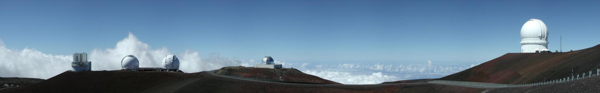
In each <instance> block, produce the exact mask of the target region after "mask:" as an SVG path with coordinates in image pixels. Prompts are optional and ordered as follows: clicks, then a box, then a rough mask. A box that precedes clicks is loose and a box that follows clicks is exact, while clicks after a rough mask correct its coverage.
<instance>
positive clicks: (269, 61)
mask: <svg viewBox="0 0 600 93" xmlns="http://www.w3.org/2000/svg"><path fill="white" fill-rule="evenodd" d="M263 64H274V61H273V58H271V56H265V58H263Z"/></svg>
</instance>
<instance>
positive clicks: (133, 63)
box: [121, 55, 140, 70]
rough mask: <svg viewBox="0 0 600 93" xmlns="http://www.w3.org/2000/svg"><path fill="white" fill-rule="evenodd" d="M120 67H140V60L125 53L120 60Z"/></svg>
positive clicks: (132, 68)
mask: <svg viewBox="0 0 600 93" xmlns="http://www.w3.org/2000/svg"><path fill="white" fill-rule="evenodd" d="M121 67H122V68H123V69H130V70H137V69H138V68H139V67H140V62H139V61H138V59H137V58H136V57H135V56H133V55H127V56H125V57H123V59H122V60H121Z"/></svg>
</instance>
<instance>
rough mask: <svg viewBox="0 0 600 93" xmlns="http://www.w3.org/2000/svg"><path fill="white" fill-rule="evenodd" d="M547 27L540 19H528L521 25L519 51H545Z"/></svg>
mask: <svg viewBox="0 0 600 93" xmlns="http://www.w3.org/2000/svg"><path fill="white" fill-rule="evenodd" d="M547 46H548V28H547V27H546V24H544V22H542V20H540V19H529V20H527V22H525V24H523V27H521V52H523V53H533V52H536V51H547V50H548V48H547Z"/></svg>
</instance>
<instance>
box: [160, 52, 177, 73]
mask: <svg viewBox="0 0 600 93" xmlns="http://www.w3.org/2000/svg"><path fill="white" fill-rule="evenodd" d="M163 63H164V69H165V70H167V71H177V70H179V59H178V58H177V57H176V56H175V55H167V57H165V58H164V59H163Z"/></svg>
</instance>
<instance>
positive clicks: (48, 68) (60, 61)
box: [0, 33, 241, 79]
mask: <svg viewBox="0 0 600 93" xmlns="http://www.w3.org/2000/svg"><path fill="white" fill-rule="evenodd" d="M171 54H172V53H171V52H169V50H168V49H167V48H166V47H162V48H158V49H152V48H151V47H150V46H148V44H146V43H144V42H141V41H139V40H138V39H137V38H136V37H135V36H134V35H133V34H132V33H129V36H128V37H126V38H124V39H123V40H120V41H119V42H117V44H116V46H115V47H114V48H107V49H94V50H92V51H91V52H89V53H88V59H89V60H90V61H92V70H119V69H121V59H122V58H123V57H125V56H126V55H134V56H136V57H137V58H138V60H139V61H140V67H162V59H163V58H164V57H165V56H166V55H171ZM176 55H177V57H178V58H179V60H180V63H181V64H180V69H181V70H182V71H184V72H199V71H206V70H214V69H219V68H221V67H224V66H236V65H240V63H241V61H240V60H236V59H227V58H221V57H219V56H218V55H211V56H210V57H208V58H205V59H203V58H202V57H201V56H200V54H199V53H198V52H197V51H190V50H186V51H185V52H183V53H180V54H176ZM0 59H1V60H0V77H30V78H42V79H47V78H50V77H52V76H55V75H57V74H60V73H62V72H64V71H67V70H71V62H72V61H73V59H72V55H52V54H47V53H42V52H40V51H38V50H35V49H29V48H25V49H22V50H13V49H8V48H7V47H6V46H5V45H4V43H3V41H2V40H0Z"/></svg>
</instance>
